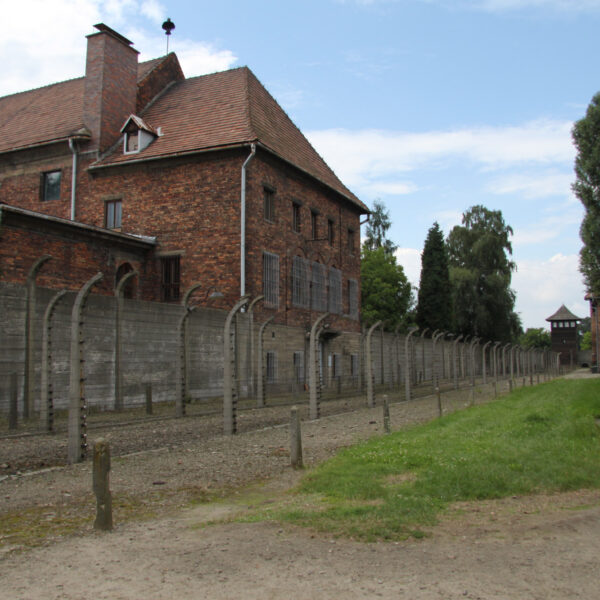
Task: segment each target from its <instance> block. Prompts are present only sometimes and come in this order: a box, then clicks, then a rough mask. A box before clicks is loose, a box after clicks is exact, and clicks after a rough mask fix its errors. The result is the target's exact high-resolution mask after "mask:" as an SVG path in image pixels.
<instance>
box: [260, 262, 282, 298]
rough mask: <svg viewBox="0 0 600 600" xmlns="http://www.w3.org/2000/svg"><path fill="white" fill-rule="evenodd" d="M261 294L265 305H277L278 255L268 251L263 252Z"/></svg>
mask: <svg viewBox="0 0 600 600" xmlns="http://www.w3.org/2000/svg"><path fill="white" fill-rule="evenodd" d="M263 294H264V295H265V304H266V305H267V306H270V307H272V308H273V307H274V308H277V307H278V306H279V256H277V254H271V253H270V252H263Z"/></svg>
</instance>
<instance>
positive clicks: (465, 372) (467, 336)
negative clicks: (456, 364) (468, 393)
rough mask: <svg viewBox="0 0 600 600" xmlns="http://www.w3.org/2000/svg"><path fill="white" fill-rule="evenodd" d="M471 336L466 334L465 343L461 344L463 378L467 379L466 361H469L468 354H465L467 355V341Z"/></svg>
mask: <svg viewBox="0 0 600 600" xmlns="http://www.w3.org/2000/svg"><path fill="white" fill-rule="evenodd" d="M470 337H471V336H470V335H466V336H465V337H464V339H463V343H462V344H461V345H460V356H461V360H460V362H461V365H460V367H461V379H466V377H467V371H466V362H467V358H468V356H465V355H466V349H467V342H468V341H469V338H470Z"/></svg>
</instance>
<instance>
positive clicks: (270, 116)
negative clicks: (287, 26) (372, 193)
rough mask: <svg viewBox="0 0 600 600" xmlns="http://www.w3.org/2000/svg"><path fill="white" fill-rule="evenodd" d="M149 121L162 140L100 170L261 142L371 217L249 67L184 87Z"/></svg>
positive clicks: (168, 95)
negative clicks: (124, 164) (111, 166)
mask: <svg viewBox="0 0 600 600" xmlns="http://www.w3.org/2000/svg"><path fill="white" fill-rule="evenodd" d="M143 117H144V121H145V122H146V123H148V124H149V125H151V126H152V127H154V129H158V128H159V127H160V128H161V131H162V136H161V137H159V138H157V139H156V140H154V142H152V144H150V145H149V146H148V147H147V148H145V149H144V150H142V151H141V152H139V153H137V154H134V155H132V154H127V155H125V154H123V153H122V151H121V148H120V147H116V148H115V149H113V151H112V153H111V154H109V155H108V156H105V157H104V158H102V159H101V160H100V161H99V162H98V163H97V164H96V165H95V166H96V167H105V166H109V165H115V164H123V163H128V162H136V161H140V160H151V159H158V158H164V157H168V156H173V155H180V154H186V153H193V152H198V151H206V150H210V149H218V148H226V147H230V146H236V145H241V144H247V143H251V142H258V143H260V144H261V145H262V146H264V147H265V148H266V149H267V150H270V151H271V152H273V153H274V154H276V155H277V156H279V157H280V158H282V159H283V160H285V161H287V162H289V163H291V164H293V165H294V166H296V167H298V168H299V169H301V170H302V171H305V172H306V173H308V174H309V175H312V176H313V177H315V178H316V179H318V180H319V181H321V182H322V183H324V184H325V185H326V186H328V187H330V188H331V189H333V190H335V191H336V192H338V193H340V194H342V195H343V196H344V197H346V198H347V199H348V200H350V201H351V202H352V203H353V204H355V205H356V206H358V207H359V208H360V209H361V210H362V211H364V212H367V211H368V209H367V207H366V206H365V205H364V204H363V203H362V202H361V201H360V200H359V199H358V198H357V197H356V196H355V195H354V194H353V193H352V192H351V191H350V190H349V189H348V188H347V187H346V186H344V184H343V183H342V182H341V181H340V180H339V179H338V177H337V176H336V175H335V173H334V172H333V171H332V170H331V169H330V168H329V167H328V166H327V164H326V163H325V161H324V160H323V159H322V158H321V156H319V154H318V153H317V152H316V150H315V149H314V148H313V147H312V146H311V145H310V143H309V141H308V140H307V139H306V138H305V137H304V135H303V134H302V132H301V131H300V130H299V129H298V128H297V127H296V126H295V125H294V123H293V122H292V120H291V119H290V118H289V117H288V116H287V114H286V113H285V112H284V110H283V109H282V108H281V107H280V106H279V104H277V102H276V101H275V99H274V98H273V97H272V96H271V95H270V94H269V92H268V91H267V90H266V89H265V88H264V86H263V85H262V84H261V83H260V81H258V79H257V78H256V76H255V75H254V74H253V73H252V71H250V69H248V68H247V67H241V68H238V69H232V70H229V71H222V72H219V73H213V74H211V75H203V76H201V77H193V78H190V79H186V80H185V81H181V82H179V83H177V84H175V85H173V86H172V87H170V88H169V89H168V90H167V91H166V92H165V93H164V94H163V95H162V96H160V97H159V98H158V99H157V100H156V101H155V102H154V103H153V104H152V105H151V106H150V107H149V108H148V109H147V110H146V111H145V112H144V113H143ZM92 168H94V166H93V167H92Z"/></svg>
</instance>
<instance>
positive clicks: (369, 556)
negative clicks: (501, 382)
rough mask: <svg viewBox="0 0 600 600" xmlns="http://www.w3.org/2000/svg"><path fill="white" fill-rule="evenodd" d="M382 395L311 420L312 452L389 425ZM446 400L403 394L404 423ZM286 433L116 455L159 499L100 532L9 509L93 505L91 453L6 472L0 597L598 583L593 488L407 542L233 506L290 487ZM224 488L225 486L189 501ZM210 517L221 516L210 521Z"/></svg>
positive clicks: (466, 518) (308, 593)
mask: <svg viewBox="0 0 600 600" xmlns="http://www.w3.org/2000/svg"><path fill="white" fill-rule="evenodd" d="M461 402H463V401H462V400H461V399H460V398H457V399H456V401H455V403H454V404H452V406H453V407H454V408H459V407H460V405H461ZM463 403H464V402H463ZM449 406H450V405H449ZM286 410H289V409H286ZM380 410H381V409H380V408H376V409H366V408H362V409H358V410H355V411H353V412H350V413H345V414H341V415H336V416H331V417H327V418H324V419H321V420H319V421H312V422H305V423H303V425H302V427H303V441H304V453H305V458H306V462H307V463H308V464H309V465H311V464H314V463H316V462H319V461H321V460H323V459H325V458H326V457H327V456H329V455H331V454H332V453H333V452H335V450H336V449H337V448H339V447H341V446H344V445H348V444H351V443H354V442H355V441H357V440H359V439H365V438H366V437H369V436H371V435H374V434H378V433H380V428H381V414H380ZM436 410H437V404H436V401H435V399H433V398H428V399H427V398H426V399H421V400H418V401H416V402H411V403H410V404H396V405H393V406H392V409H391V417H392V423H393V425H394V428H399V427H400V426H401V425H402V424H405V423H407V422H409V421H414V420H424V419H428V418H432V417H433V416H435V414H436ZM185 426H186V427H187V426H189V425H188V424H186V425H185ZM122 431H123V430H122V429H119V431H118V432H115V433H114V434H113V433H112V432H108V433H107V434H105V437H109V438H110V436H111V435H122ZM156 435H158V434H156ZM2 444H4V441H2V442H1V443H0V452H1V451H2V448H3V446H2ZM288 445H289V441H288V429H287V427H285V426H278V427H270V428H268V429H264V430H260V431H258V430H256V431H248V432H246V433H244V434H242V435H239V436H235V437H233V438H224V437H222V436H219V435H216V436H214V437H210V438H205V439H199V440H198V439H194V438H193V436H191V435H190V436H183V437H182V443H179V444H177V443H174V444H173V445H170V446H167V447H163V448H153V450H152V451H149V452H142V453H135V454H130V455H128V456H122V457H120V458H117V459H114V460H113V470H112V472H111V487H112V490H113V494H114V496H115V500H117V499H118V498H124V497H127V498H132V499H133V500H132V502H133V505H134V507H135V509H136V510H139V512H140V513H144V512H145V511H146V512H147V513H148V514H142V516H145V518H144V520H139V519H131V518H129V520H126V519H125V518H124V516H123V515H122V514H120V512H119V509H115V521H116V528H115V530H114V531H113V532H111V533H98V532H94V531H93V529H92V528H91V521H90V519H88V520H87V521H85V522H83V524H80V525H79V526H77V527H75V529H74V533H73V534H70V535H62V533H61V531H60V528H57V529H50V530H49V534H48V537H47V538H46V539H45V541H44V543H43V545H41V546H38V547H35V548H29V547H28V546H27V543H26V542H20V541H18V540H19V539H20V538H17V541H15V539H14V538H13V536H12V534H10V533H8V534H7V533H4V534H3V533H2V532H5V531H8V530H9V528H8V527H7V528H4V527H3V525H2V521H4V522H5V524H6V523H8V521H10V522H11V523H14V521H15V518H16V516H19V515H22V516H23V517H25V516H26V515H27V514H31V515H34V516H35V518H36V519H38V520H43V521H45V522H47V523H48V524H49V525H52V523H53V521H55V520H56V521H59V519H60V517H61V514H64V513H66V512H69V511H71V512H73V513H74V514H75V515H81V514H82V513H83V514H85V513H89V514H90V516H92V515H93V513H94V502H93V497H92V495H91V492H90V488H91V475H90V465H89V464H86V463H84V464H82V465H74V466H70V467H61V468H57V469H54V470H50V471H46V472H42V473H37V474H28V475H27V476H24V475H11V476H9V477H7V478H6V479H4V480H3V481H2V482H0V536H2V535H4V539H3V538H2V537H0V553H1V554H0V581H1V587H0V598H7V599H11V600H12V599H24V600H25V599H27V600H36V599H38V598H39V599H41V598H48V599H57V600H58V599H69V600H75V599H77V600H80V599H87V598H94V599H103V598H106V599H108V598H110V599H111V600H118V599H124V600H125V599H127V600H130V599H131V600H133V599H136V600H138V599H141V598H144V599H148V600H154V599H156V600H159V599H160V600H163V599H167V598H232V599H234V598H236V599H237V598H244V599H254V598H256V599H258V598H260V599H269V598H273V599H279V598H293V599H304V598H307V599H308V598H311V599H313V598H336V597H338V596H339V597H343V598H350V599H352V598H368V597H381V598H411V599H412V598H419V599H421V598H422V599H426V600H428V599H433V598H445V599H450V598H472V599H482V600H483V599H485V600H488V599H500V598H503V599H504V598H506V599H511V600H513V599H519V598H523V599H525V598H527V599H530V598H534V599H535V598H540V599H542V598H543V599H552V598H557V599H558V598H586V599H591V598H596V597H598V591H597V587H598V586H597V581H596V578H597V571H598V558H597V557H598V554H599V551H600V492H599V491H597V490H593V491H590V490H583V491H580V492H577V493H569V494H557V495H553V496H532V497H522V498H507V499H504V500H500V501H493V502H491V501H490V502H480V503H468V504H467V503H462V504H460V505H455V506H453V507H451V509H450V510H449V511H448V512H447V513H446V514H445V515H444V516H443V518H442V519H441V521H440V523H439V524H438V525H437V526H435V527H432V528H430V529H429V530H428V537H427V538H425V539H422V540H408V541H405V542H399V543H376V544H363V543H358V542H354V541H351V540H342V539H331V538H330V537H328V536H324V535H320V534H315V533H313V532H310V531H308V530H303V529H298V528H293V527H290V526H287V525H285V526H282V525H278V524H273V523H252V524H246V523H239V522H235V521H234V520H232V519H234V518H235V517H236V516H238V515H240V514H244V512H245V511H246V510H247V509H248V507H256V506H261V505H265V506H266V505H269V503H271V502H274V501H278V500H280V499H281V498H284V497H285V494H286V490H287V489H288V488H289V487H291V486H293V484H294V482H295V481H296V479H297V477H298V474H297V473H295V472H293V471H292V470H291V469H290V468H289V466H288V464H289V456H288V454H287V448H288ZM240 486H245V487H240ZM214 491H216V492H218V493H220V494H221V495H223V496H224V497H223V499H221V500H219V501H211V502H208V503H201V504H198V505H194V506H190V504H189V500H190V499H194V498H195V499H202V498H206V496H207V495H212V494H213V493H214ZM116 504H118V503H117V502H116ZM123 510H124V509H123ZM150 513H152V514H154V517H151V518H149V514H150ZM213 521H221V522H220V523H217V524H207V523H210V522H213ZM26 523H27V521H26V519H25V520H24V522H23V525H24V526H25V527H27V524H26Z"/></svg>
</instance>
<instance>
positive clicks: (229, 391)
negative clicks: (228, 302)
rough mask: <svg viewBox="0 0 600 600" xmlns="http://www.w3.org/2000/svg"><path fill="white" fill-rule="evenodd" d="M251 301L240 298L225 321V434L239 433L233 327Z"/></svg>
mask: <svg viewBox="0 0 600 600" xmlns="http://www.w3.org/2000/svg"><path fill="white" fill-rule="evenodd" d="M249 301H250V296H243V297H242V298H240V299H239V300H238V301H237V302H236V304H235V305H234V307H233V308H232V309H231V310H230V311H229V314H228V315H227V318H226V319H225V328H224V335H223V361H224V362H223V433H224V434H225V435H233V434H234V433H236V432H237V377H238V374H237V373H236V372H235V362H236V358H235V356H236V352H235V346H237V339H235V332H234V330H233V329H232V327H231V322H232V321H233V319H234V317H235V315H236V314H237V313H238V312H239V311H240V310H241V309H242V307H244V306H246V305H247V304H248V302H249Z"/></svg>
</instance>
